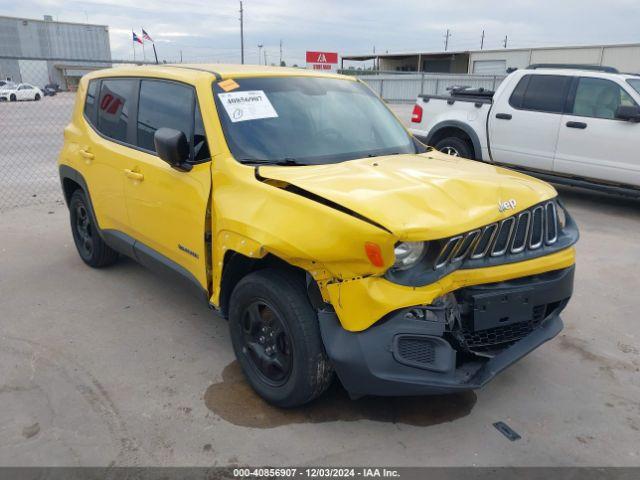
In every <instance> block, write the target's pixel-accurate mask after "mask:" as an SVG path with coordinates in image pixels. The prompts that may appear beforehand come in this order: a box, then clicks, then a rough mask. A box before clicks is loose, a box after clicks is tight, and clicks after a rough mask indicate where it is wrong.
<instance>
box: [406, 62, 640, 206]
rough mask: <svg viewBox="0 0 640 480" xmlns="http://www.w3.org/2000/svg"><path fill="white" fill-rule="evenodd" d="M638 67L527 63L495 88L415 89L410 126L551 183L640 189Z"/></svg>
mask: <svg viewBox="0 0 640 480" xmlns="http://www.w3.org/2000/svg"><path fill="white" fill-rule="evenodd" d="M639 105H640V75H631V74H621V73H618V72H617V71H616V70H615V69H613V68H609V67H588V66H578V65H571V66H570V65H564V66H556V65H532V66H530V67H528V68H526V69H523V70H516V71H515V72H513V73H511V74H510V75H508V76H507V78H506V79H505V80H504V81H503V82H502V84H501V85H500V86H499V87H498V89H497V90H496V91H495V93H494V92H490V91H483V90H482V89H479V90H470V89H464V88H462V89H460V88H456V89H452V91H451V95H450V96H437V95H420V96H419V97H418V99H417V101H416V104H415V106H414V109H413V113H412V117H411V124H412V127H413V128H411V131H412V132H413V134H414V135H415V136H416V137H417V138H418V139H420V140H421V141H422V142H424V143H426V144H427V145H431V146H433V147H435V148H436V149H438V150H441V151H443V152H446V153H449V154H451V155H457V156H461V157H466V158H471V159H475V160H483V161H486V162H491V163H496V164H501V165H505V166H509V167H512V168H516V169H519V170H525V171H527V172H528V173H531V174H532V175H534V176H538V177H541V178H544V179H546V180H549V181H551V182H555V183H565V184H570V185H574V186H582V187H589V188H595V189H599V190H604V191H610V192H615V193H622V194H627V195H633V196H640V106H639Z"/></svg>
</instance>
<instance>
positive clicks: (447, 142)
mask: <svg viewBox="0 0 640 480" xmlns="http://www.w3.org/2000/svg"><path fill="white" fill-rule="evenodd" d="M436 150H439V151H441V152H442V153H446V154H447V155H452V156H454V157H463V158H471V159H473V152H472V151H471V146H470V145H469V143H468V142H467V141H466V140H464V139H462V138H459V137H447V138H443V139H442V140H440V141H439V142H438V143H437V144H436Z"/></svg>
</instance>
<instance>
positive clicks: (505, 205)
mask: <svg viewBox="0 0 640 480" xmlns="http://www.w3.org/2000/svg"><path fill="white" fill-rule="evenodd" d="M516 205H517V203H516V201H515V200H514V199H513V198H511V199H509V200H507V201H506V202H500V203H498V211H499V212H500V213H502V212H505V211H507V210H513V209H515V208H516Z"/></svg>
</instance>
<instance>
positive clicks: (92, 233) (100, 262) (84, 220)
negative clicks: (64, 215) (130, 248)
mask: <svg viewBox="0 0 640 480" xmlns="http://www.w3.org/2000/svg"><path fill="white" fill-rule="evenodd" d="M69 214H70V218H71V232H72V233H73V241H74V243H75V244H76V248H77V249H78V254H79V255H80V258H82V260H83V261H84V263H86V264H87V265H89V266H90V267H94V268H101V267H106V266H108V265H111V264H113V263H115V261H116V260H118V252H116V251H115V250H113V249H111V248H110V247H109V246H108V245H107V244H106V243H104V241H103V240H102V238H101V237H100V234H99V233H98V227H97V225H95V222H94V221H93V216H92V215H91V211H90V209H89V204H88V202H87V199H86V197H85V194H84V192H83V191H82V190H76V191H75V192H73V195H71V200H70V201H69Z"/></svg>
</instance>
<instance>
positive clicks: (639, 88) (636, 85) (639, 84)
mask: <svg viewBox="0 0 640 480" xmlns="http://www.w3.org/2000/svg"><path fill="white" fill-rule="evenodd" d="M627 83H628V84H629V85H631V86H632V87H633V89H634V90H635V91H636V92H638V93H640V78H634V79H629V80H627Z"/></svg>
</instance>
